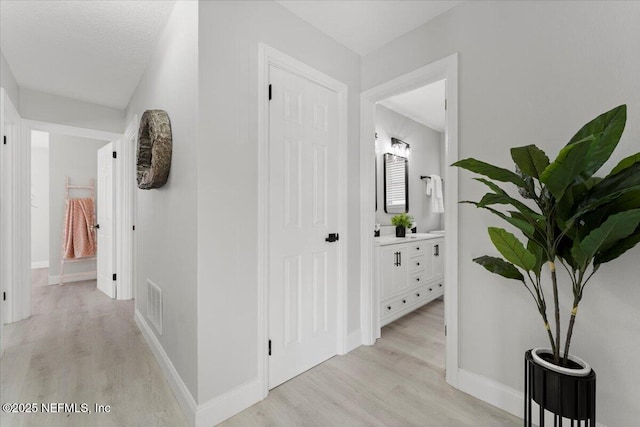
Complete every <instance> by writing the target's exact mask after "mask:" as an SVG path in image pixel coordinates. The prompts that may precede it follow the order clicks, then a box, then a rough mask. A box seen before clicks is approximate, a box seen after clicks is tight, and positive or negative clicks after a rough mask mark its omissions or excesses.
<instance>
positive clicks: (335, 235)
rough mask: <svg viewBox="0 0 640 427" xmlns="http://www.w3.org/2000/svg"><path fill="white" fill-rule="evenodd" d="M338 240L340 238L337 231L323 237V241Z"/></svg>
mask: <svg viewBox="0 0 640 427" xmlns="http://www.w3.org/2000/svg"><path fill="white" fill-rule="evenodd" d="M338 240H340V235H339V234H338V233H330V234H329V235H328V236H327V238H326V239H324V241H325V242H329V243H332V242H337V241H338Z"/></svg>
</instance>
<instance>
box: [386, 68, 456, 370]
mask: <svg viewBox="0 0 640 427" xmlns="http://www.w3.org/2000/svg"><path fill="white" fill-rule="evenodd" d="M445 89H446V80H440V81H437V82H434V83H431V84H428V85H426V86H422V87H420V88H417V89H413V90H411V91H408V92H404V93H401V94H398V95H394V96H391V97H389V98H386V99H384V100H381V101H379V102H378V103H376V107H375V160H376V161H375V166H376V171H375V175H376V183H375V188H376V223H375V227H374V235H375V236H376V237H375V239H374V249H373V252H374V259H375V262H374V264H375V265H376V268H375V269H374V272H373V275H374V280H376V281H377V283H378V289H379V292H380V297H379V304H380V307H381V309H380V326H381V327H382V329H381V337H382V338H385V337H386V335H387V332H389V333H391V332H392V331H394V330H397V329H398V328H400V329H401V330H402V331H403V334H402V337H403V339H407V338H408V339H407V342H403V343H399V344H400V345H403V346H406V345H410V344H409V343H411V344H413V345H415V350H414V354H415V356H416V357H419V358H421V359H422V360H423V361H424V362H425V363H428V364H430V365H431V366H433V367H435V368H436V369H438V370H441V371H442V372H444V370H445V354H446V353H445V332H444V326H445V323H444V258H443V254H444V235H445V230H444V199H445V198H446V192H445V190H444V188H445V187H444V185H443V181H442V175H443V171H444V170H445V166H444V143H445V112H446V111H445V99H446V97H445ZM402 215H407V216H408V219H409V222H410V225H409V226H408V227H406V226H402V227H400V230H398V231H400V233H399V234H404V235H405V237H397V233H396V231H397V230H396V227H395V226H394V225H393V224H392V222H393V220H394V219H397V218H399V217H400V216H402ZM389 336H390V337H396V336H397V334H390V335H389Z"/></svg>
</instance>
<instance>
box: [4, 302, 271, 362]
mask: <svg viewBox="0 0 640 427" xmlns="http://www.w3.org/2000/svg"><path fill="white" fill-rule="evenodd" d="M6 300H7V293H6V292H3V293H2V301H6ZM269 354H271V353H269Z"/></svg>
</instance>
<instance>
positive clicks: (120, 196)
mask: <svg viewBox="0 0 640 427" xmlns="http://www.w3.org/2000/svg"><path fill="white" fill-rule="evenodd" d="M22 129H23V132H22V139H21V141H20V144H19V145H20V146H21V147H22V148H21V150H20V151H21V155H20V156H19V157H18V158H17V159H16V163H15V164H16V165H18V167H16V168H14V170H12V171H10V174H11V178H12V179H13V180H15V182H16V185H18V188H19V191H20V194H21V196H20V200H18V201H17V203H15V205H13V206H12V207H11V209H12V211H14V212H15V213H17V216H18V217H19V218H23V221H24V224H23V226H22V227H19V228H17V235H18V238H17V239H13V241H12V248H13V249H14V253H22V254H23V255H22V258H23V260H22V261H23V262H21V265H20V270H21V271H20V272H19V274H20V275H21V277H22V280H18V281H14V282H13V284H12V285H13V287H12V291H13V292H11V294H12V295H13V296H14V297H15V298H16V300H17V301H19V302H20V309H21V311H20V313H14V316H13V318H12V319H11V321H12V322H15V321H18V320H22V319H25V318H27V317H29V316H30V315H31V281H30V280H29V277H30V270H31V264H30V253H31V240H30V234H31V230H30V224H31V206H30V202H29V197H28V195H29V188H30V183H31V131H32V130H38V131H43V132H49V133H56V134H63V135H71V136H78V137H84V138H94V139H100V140H106V141H109V142H113V144H114V147H115V151H116V152H117V153H118V160H120V159H121V158H122V160H123V162H116V163H115V164H114V173H116V177H117V178H116V182H115V187H114V191H115V196H114V197H115V203H116V206H119V207H120V211H118V210H116V213H115V214H116V223H115V226H116V230H114V245H116V246H115V247H116V251H117V253H118V254H126V253H129V254H131V255H130V256H129V259H130V263H131V264H133V259H132V256H133V250H132V249H128V248H125V247H124V244H125V243H127V242H129V241H131V240H132V239H130V238H129V239H126V238H124V237H125V234H130V233H132V230H131V228H129V229H128V230H125V229H123V228H122V224H121V223H123V220H124V219H126V218H128V217H131V218H133V214H134V212H133V206H134V204H133V197H134V195H135V192H134V191H132V190H131V191H123V189H126V187H131V186H133V185H135V184H134V181H133V179H134V178H133V173H130V174H128V175H124V174H123V173H122V172H121V166H120V165H121V164H124V161H132V156H131V155H128V156H127V155H125V153H126V152H128V151H131V150H125V149H123V144H124V143H125V142H124V135H123V134H119V133H114V132H107V131H101V130H96V129H88V128H81V127H76V126H68V125H62V124H58V123H49V122H43V121H38V120H27V119H23V120H22ZM121 175H122V176H121ZM116 209H118V208H117V207H116ZM124 209H126V211H124ZM122 211H124V213H127V212H128V214H126V215H124V216H121V214H120V212H122ZM131 221H133V220H131ZM127 231H128V232H129V233H126V232H127ZM16 240H17V241H18V242H16ZM127 244H129V243H127ZM119 256H120V255H119ZM119 268H120V266H119V265H117V262H116V274H118V275H119V279H118V280H117V281H116V286H117V299H131V298H132V295H133V290H132V287H133V281H132V280H129V281H127V280H124V279H125V277H122V276H120V271H118V269H119ZM9 298H11V296H9Z"/></svg>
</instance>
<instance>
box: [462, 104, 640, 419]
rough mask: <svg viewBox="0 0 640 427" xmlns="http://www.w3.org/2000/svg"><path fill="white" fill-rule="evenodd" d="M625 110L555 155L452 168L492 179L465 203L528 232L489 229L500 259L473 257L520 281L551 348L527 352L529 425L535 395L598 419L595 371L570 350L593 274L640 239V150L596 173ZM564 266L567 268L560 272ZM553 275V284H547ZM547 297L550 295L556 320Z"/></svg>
mask: <svg viewBox="0 0 640 427" xmlns="http://www.w3.org/2000/svg"><path fill="white" fill-rule="evenodd" d="M626 112H627V109H626V105H621V106H619V107H617V108H614V109H612V110H611V111H608V112H606V113H604V114H602V115H600V116H598V117H597V118H595V119H594V120H592V121H591V122H589V123H587V124H586V125H585V126H583V127H582V128H581V129H580V130H579V131H578V133H576V134H575V136H574V137H573V138H571V140H570V141H569V143H568V144H567V145H566V146H565V147H564V148H562V150H560V153H559V154H558V156H557V158H556V159H555V160H553V161H550V160H549V158H548V157H547V155H546V154H545V153H544V152H543V151H542V150H541V149H539V148H538V147H536V146H535V145H528V146H525V147H517V148H512V149H511V157H512V159H513V161H514V163H515V170H516V171H515V172H512V171H510V170H508V169H504V168H500V167H497V166H493V165H491V164H488V163H484V162H481V161H479V160H476V159H472V158H469V159H465V160H461V161H459V162H456V163H454V165H453V166H458V167H461V168H463V169H467V170H469V171H471V172H474V173H477V174H479V175H483V176H484V177H486V178H488V179H485V178H475V179H476V180H477V181H479V182H481V183H483V184H484V185H486V186H487V187H488V188H489V189H490V190H491V191H490V192H488V193H487V194H485V195H484V196H483V197H482V199H480V201H478V202H463V203H471V204H473V205H475V206H476V207H478V208H482V209H486V210H488V211H489V212H491V213H493V214H495V215H497V216H498V217H500V218H501V219H502V220H504V221H506V222H507V223H509V224H510V225H511V226H513V227H515V228H516V229H517V230H519V232H520V233H521V234H522V236H523V237H524V242H523V241H521V240H520V239H519V238H518V237H516V236H515V235H514V234H512V233H510V232H509V231H507V230H505V229H502V228H498V227H489V237H490V239H491V241H492V242H493V244H494V246H495V247H496V249H497V250H498V252H499V253H500V254H501V255H502V257H494V256H488V255H485V256H481V257H479V258H476V259H474V260H473V261H474V262H476V263H478V264H480V265H482V266H483V267H484V268H486V269H487V270H489V271H490V272H492V273H495V274H498V275H500V276H502V277H504V278H506V279H512V280H516V281H518V282H521V284H522V285H523V286H524V287H525V289H526V290H527V291H528V293H529V294H530V295H531V297H532V299H533V301H534V302H535V305H536V310H537V311H538V312H539V313H540V316H541V318H542V325H543V326H544V328H545V330H546V334H547V336H548V338H549V346H550V348H548V349H533V350H529V351H528V352H527V353H526V354H525V396H527V397H528V398H529V403H528V407H527V406H525V425H531V399H533V400H534V401H535V402H537V403H538V404H539V405H540V406H541V407H542V408H545V409H546V410H548V411H550V412H551V413H552V414H553V417H554V420H555V421H556V422H557V420H560V421H561V420H562V419H563V418H568V419H571V420H586V419H589V420H591V421H590V422H591V423H592V424H590V425H595V424H593V423H594V422H595V419H594V418H595V372H594V371H593V370H592V369H591V368H590V367H589V365H588V364H587V363H586V362H584V361H583V360H582V359H580V358H578V357H575V356H573V355H571V354H570V353H569V350H570V345H571V339H572V334H573V328H574V325H575V322H576V317H577V314H578V307H579V304H580V301H581V300H582V298H583V296H584V295H585V290H588V289H587V285H588V284H589V282H590V280H591V278H592V277H593V275H594V274H596V273H597V271H598V269H599V268H600V266H601V265H602V264H604V263H607V262H610V261H613V260H615V259H616V258H618V257H620V256H621V255H622V254H624V253H625V252H627V251H628V250H629V249H631V248H632V247H634V246H635V245H636V244H638V242H640V153H637V154H634V155H632V156H629V157H627V158H625V159H623V160H622V161H620V162H619V163H618V164H617V166H615V167H614V168H613V169H612V170H611V171H610V172H609V173H608V174H606V175H605V176H604V177H598V176H595V173H596V172H597V171H598V170H599V169H600V168H601V167H602V166H603V165H604V163H605V162H606V161H607V160H608V159H609V158H610V156H611V154H612V153H613V151H614V149H615V148H616V146H617V144H618V142H619V141H620V137H621V135H622V132H623V130H624V127H625V123H626V115H627V114H626ZM498 183H508V184H513V185H515V186H516V188H517V190H518V193H519V194H520V196H521V198H515V197H512V196H511V195H510V194H509V193H507V191H506V190H505V189H504V188H502V186H501V185H498ZM522 199H526V200H522ZM545 265H546V267H545ZM558 267H559V268H560V269H561V270H562V271H563V272H564V273H566V274H563V277H562V278H559V276H558V272H557V270H558ZM546 277H548V278H549V280H548V281H543V278H546ZM559 279H566V283H567V286H570V287H571V289H572V291H573V292H572V297H573V301H571V311H570V313H568V314H569V322H568V326H567V329H566V335H564V343H562V341H561V325H560V303H559V301H558V300H559V297H558V286H559V283H558V282H559ZM560 281H561V280H560ZM611 285H615V283H612V284H611ZM547 301H553V308H552V321H553V326H552V324H551V322H550V320H549V318H548V317H547V308H548V307H547ZM541 414H543V412H542V411H541ZM527 422H528V424H527Z"/></svg>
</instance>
